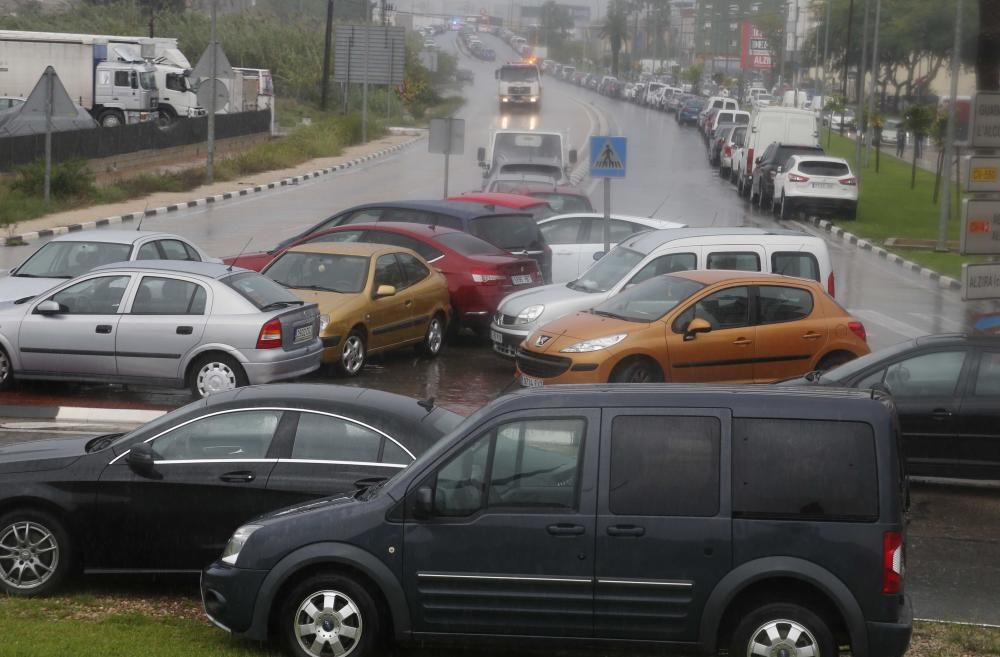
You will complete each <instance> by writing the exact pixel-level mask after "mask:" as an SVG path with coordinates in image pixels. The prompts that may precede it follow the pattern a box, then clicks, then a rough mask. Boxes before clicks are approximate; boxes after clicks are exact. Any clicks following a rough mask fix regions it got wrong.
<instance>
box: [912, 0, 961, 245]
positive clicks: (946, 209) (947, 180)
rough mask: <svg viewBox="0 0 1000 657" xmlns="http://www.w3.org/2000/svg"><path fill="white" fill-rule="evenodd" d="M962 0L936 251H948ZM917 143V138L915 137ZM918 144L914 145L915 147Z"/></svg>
mask: <svg viewBox="0 0 1000 657" xmlns="http://www.w3.org/2000/svg"><path fill="white" fill-rule="evenodd" d="M961 47H962V0H958V8H957V9H956V11H955V43H954V44H953V45H952V48H951V99H950V101H951V102H949V103H948V130H947V132H946V133H945V138H944V166H943V167H942V171H941V175H942V179H941V209H940V213H939V214H938V238H937V244H936V245H935V246H934V250H935V251H940V252H945V251H947V250H948V216H949V215H950V214H951V158H952V157H953V153H954V152H955V132H956V129H955V128H956V126H955V120H956V118H957V117H956V110H955V108H956V106H957V105H958V102H957V101H958V74H959V72H960V69H961V66H962V58H961V53H960V52H959V50H960V49H961ZM914 141H916V137H914ZM915 145H916V144H914V146H915Z"/></svg>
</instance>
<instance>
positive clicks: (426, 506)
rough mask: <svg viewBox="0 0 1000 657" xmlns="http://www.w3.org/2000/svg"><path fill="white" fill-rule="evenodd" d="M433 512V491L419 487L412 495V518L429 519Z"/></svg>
mask: <svg viewBox="0 0 1000 657" xmlns="http://www.w3.org/2000/svg"><path fill="white" fill-rule="evenodd" d="M433 511H434V491H432V490H431V487H430V486H421V487H420V488H418V489H417V491H416V493H414V495H413V517H415V518H419V519H423V518H429V517H430V516H431V513H433Z"/></svg>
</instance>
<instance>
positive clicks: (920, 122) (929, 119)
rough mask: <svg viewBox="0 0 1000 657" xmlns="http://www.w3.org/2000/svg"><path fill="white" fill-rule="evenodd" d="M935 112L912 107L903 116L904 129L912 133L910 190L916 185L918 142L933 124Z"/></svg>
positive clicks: (922, 106)
mask: <svg viewBox="0 0 1000 657" xmlns="http://www.w3.org/2000/svg"><path fill="white" fill-rule="evenodd" d="M934 117H935V112H934V110H933V109H932V108H930V107H928V106H926V105H912V106H911V107H909V108H908V109H907V110H906V113H905V114H904V115H903V122H904V124H905V125H906V129H907V130H909V131H910V132H912V133H913V169H912V171H911V172H910V189H913V188H914V187H915V186H916V184H917V158H919V157H920V142H921V140H922V139H923V138H924V137H926V136H927V135H928V134H929V133H930V130H931V126H932V125H933V124H934Z"/></svg>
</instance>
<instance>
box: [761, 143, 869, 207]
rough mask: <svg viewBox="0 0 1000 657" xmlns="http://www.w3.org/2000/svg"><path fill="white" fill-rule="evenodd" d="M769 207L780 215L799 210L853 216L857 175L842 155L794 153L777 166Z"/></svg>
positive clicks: (855, 205) (856, 200)
mask: <svg viewBox="0 0 1000 657" xmlns="http://www.w3.org/2000/svg"><path fill="white" fill-rule="evenodd" d="M771 209H772V210H773V211H774V214H776V215H780V216H781V218H782V219H791V218H793V217H794V216H795V213H796V212H799V211H802V210H806V211H808V212H811V213H814V214H829V215H835V216H838V217H843V218H845V219H854V218H856V217H857V214H858V179H857V177H855V175H854V173H853V172H852V171H851V165H850V164H849V163H848V162H847V160H845V159H844V158H842V157H816V156H814V155H793V156H791V157H790V158H788V160H787V161H786V162H785V163H784V164H783V165H782V166H780V167H778V169H777V170H776V175H775V177H774V192H773V194H772V200H771Z"/></svg>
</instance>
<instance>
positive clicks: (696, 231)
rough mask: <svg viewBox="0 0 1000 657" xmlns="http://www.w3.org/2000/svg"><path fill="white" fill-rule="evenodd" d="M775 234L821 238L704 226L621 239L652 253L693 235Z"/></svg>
mask: <svg viewBox="0 0 1000 657" xmlns="http://www.w3.org/2000/svg"><path fill="white" fill-rule="evenodd" d="M763 235H773V236H779V237H795V238H799V239H820V238H818V237H815V236H813V235H810V234H808V233H804V232H802V231H798V230H789V229H786V228H756V227H754V226H738V227H731V228H726V227H704V228H671V229H666V230H654V231H649V232H645V233H639V234H638V235H635V236H633V237H628V238H626V239H624V240H622V241H621V244H623V245H624V246H626V247H627V248H630V249H633V250H635V251H640V252H642V253H650V252H652V251H653V250H654V249H656V248H658V247H660V246H663V245H664V244H667V243H669V242H675V241H677V240H682V239H687V238H692V237H722V236H733V237H752V236H763Z"/></svg>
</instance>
